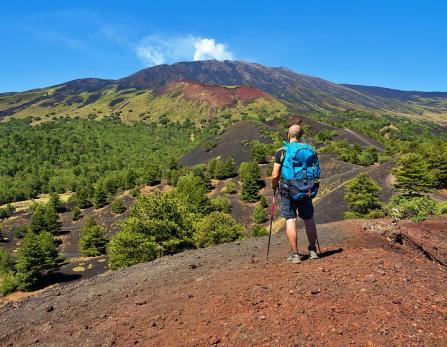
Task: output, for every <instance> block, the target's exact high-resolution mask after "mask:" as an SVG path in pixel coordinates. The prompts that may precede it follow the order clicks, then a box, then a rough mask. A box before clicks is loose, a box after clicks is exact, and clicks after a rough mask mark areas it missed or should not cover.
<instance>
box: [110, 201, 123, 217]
mask: <svg viewBox="0 0 447 347" xmlns="http://www.w3.org/2000/svg"><path fill="white" fill-rule="evenodd" d="M125 211H126V206H124V201H123V199H115V200H114V201H113V202H112V212H113V213H116V214H121V213H124V212H125Z"/></svg>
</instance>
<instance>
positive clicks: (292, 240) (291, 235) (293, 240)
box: [286, 218, 315, 252]
mask: <svg viewBox="0 0 447 347" xmlns="http://www.w3.org/2000/svg"><path fill="white" fill-rule="evenodd" d="M286 234H287V239H288V240H289V244H290V250H291V251H292V252H296V251H297V242H298V235H297V233H296V218H292V219H287V220H286ZM314 243H315V241H314Z"/></svg>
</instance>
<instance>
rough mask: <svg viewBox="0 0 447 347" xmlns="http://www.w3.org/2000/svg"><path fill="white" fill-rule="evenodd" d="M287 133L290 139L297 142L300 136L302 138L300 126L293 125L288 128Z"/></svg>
mask: <svg viewBox="0 0 447 347" xmlns="http://www.w3.org/2000/svg"><path fill="white" fill-rule="evenodd" d="M288 133H289V135H290V137H292V138H295V139H298V140H299V139H300V138H301V136H303V129H302V128H301V126H300V125H298V124H293V125H291V126H290V127H289V131H288Z"/></svg>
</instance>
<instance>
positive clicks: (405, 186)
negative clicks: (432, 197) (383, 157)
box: [392, 153, 436, 195]
mask: <svg viewBox="0 0 447 347" xmlns="http://www.w3.org/2000/svg"><path fill="white" fill-rule="evenodd" d="M392 173H393V175H394V176H395V177H396V183H395V184H394V187H395V188H396V190H399V191H401V192H402V193H403V194H405V195H420V194H423V193H427V192H430V191H431V190H432V189H433V188H434V187H435V185H436V180H435V176H434V174H433V172H432V171H431V170H430V167H429V164H428V163H427V162H425V161H424V158H423V157H422V156H421V155H419V154H416V153H408V154H404V155H402V156H401V157H400V158H399V160H398V161H397V166H396V168H395V169H394V170H393V171H392Z"/></svg>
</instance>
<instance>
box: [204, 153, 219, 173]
mask: <svg viewBox="0 0 447 347" xmlns="http://www.w3.org/2000/svg"><path fill="white" fill-rule="evenodd" d="M218 160H219V158H218V157H216V158H213V159H211V160H210V161H209V162H208V167H207V169H206V172H207V176H208V177H209V178H214V177H216V166H217V162H218Z"/></svg>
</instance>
